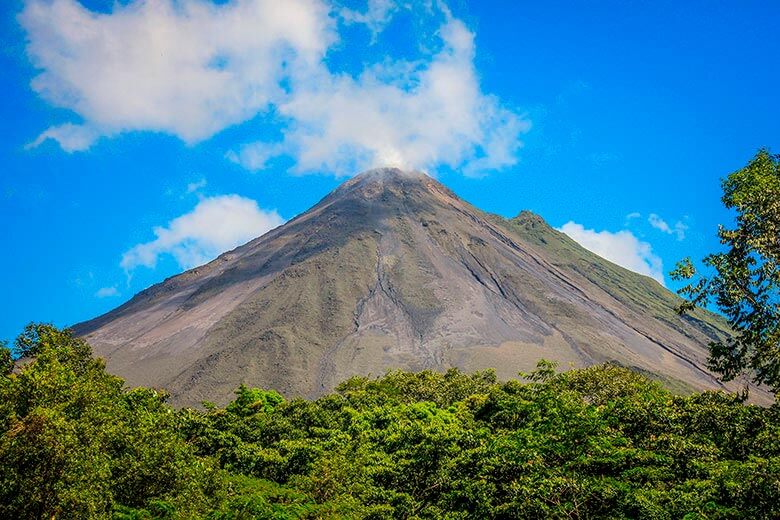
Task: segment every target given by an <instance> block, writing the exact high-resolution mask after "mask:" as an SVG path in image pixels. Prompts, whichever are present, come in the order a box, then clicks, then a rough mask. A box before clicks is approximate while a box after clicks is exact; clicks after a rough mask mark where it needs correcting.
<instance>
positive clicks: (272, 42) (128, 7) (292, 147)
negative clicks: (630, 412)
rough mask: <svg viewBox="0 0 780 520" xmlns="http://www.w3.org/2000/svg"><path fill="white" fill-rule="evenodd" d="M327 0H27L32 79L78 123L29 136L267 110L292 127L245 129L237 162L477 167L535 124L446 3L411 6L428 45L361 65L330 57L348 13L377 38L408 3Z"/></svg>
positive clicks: (500, 162) (90, 135)
mask: <svg viewBox="0 0 780 520" xmlns="http://www.w3.org/2000/svg"><path fill="white" fill-rule="evenodd" d="M328 1H329V0H285V1H284V2H279V1H277V0H231V1H228V2H226V3H223V4H215V3H212V2H210V1H208V0H175V1H174V0H157V1H143V0H130V1H129V2H127V3H126V4H123V3H115V4H114V7H113V11H112V12H111V13H110V14H100V13H95V12H93V11H90V10H89V9H87V8H85V7H83V6H82V5H81V4H79V3H78V2H77V1H76V0H27V3H26V7H25V9H24V10H23V12H22V13H21V15H20V17H19V19H20V21H21V23H22V25H23V26H24V28H25V29H26V31H27V34H28V39H29V44H28V47H27V52H28V55H29V57H30V59H31V60H32V62H33V63H34V65H35V66H36V67H37V68H38V69H39V70H40V73H39V75H38V76H37V77H36V78H35V79H34V80H33V83H32V86H33V89H34V90H35V91H36V92H38V93H39V95H41V96H42V97H43V98H44V99H45V100H47V101H48V102H50V103H52V104H53V105H56V106H59V107H63V108H67V109H70V110H72V111H73V112H74V113H75V114H76V115H77V116H79V118H80V119H81V120H82V121H83V122H82V123H80V124H74V123H67V124H65V125H60V126H55V127H52V128H50V129H48V130H46V131H44V132H43V133H42V134H41V136H40V137H39V138H38V139H37V140H35V142H34V143H33V145H38V144H40V143H41V142H43V141H44V140H46V139H54V140H56V141H57V142H59V143H60V145H61V146H62V148H63V149H64V150H66V151H71V152H73V151H80V150H84V149H86V148H88V147H89V146H90V145H91V144H92V142H94V140H95V139H97V138H98V137H100V136H109V137H110V136H113V135H117V134H119V133H122V132H128V131H157V132H163V133H168V134H172V135H175V136H178V137H179V138H180V139H182V140H183V141H185V142H186V143H189V144H193V143H197V142H199V141H202V140H204V139H207V138H209V137H210V136H212V135H214V134H215V133H217V132H219V131H221V130H223V129H225V128H227V127H229V126H232V125H235V124H238V123H241V122H245V121H247V120H249V119H252V118H253V117H255V116H257V115H258V114H262V113H271V112H270V111H273V114H274V115H276V116H278V119H277V122H278V123H279V124H280V125H281V132H282V135H283V140H282V141H281V142H275V143H268V142H264V141H254V142H253V141H252V140H251V137H250V139H247V141H249V142H248V143H245V144H244V145H238V146H235V147H234V150H232V151H230V152H228V154H227V157H228V158H229V159H230V160H232V161H234V162H237V163H239V164H241V165H243V166H245V167H246V168H248V169H252V170H258V169H263V168H265V167H266V165H267V163H268V161H269V160H270V159H272V158H273V157H276V156H278V155H289V156H291V157H292V158H293V159H294V160H295V161H296V167H295V168H296V170H297V171H299V172H308V171H326V172H332V173H337V174H352V173H356V172H357V171H359V170H361V169H364V168H367V167H370V166H380V165H395V166H404V167H415V168H421V169H433V168H435V167H437V166H442V165H444V166H450V167H454V168H460V169H462V170H463V171H464V173H466V174H467V175H479V174H481V173H482V172H483V171H485V170H490V169H499V168H502V167H506V166H510V165H513V164H515V163H516V162H517V153H518V149H519V148H520V146H521V143H520V140H519V137H520V136H521V135H522V134H523V133H524V132H525V131H527V130H528V129H529V127H530V123H529V121H528V120H527V119H525V118H524V117H523V116H521V115H519V114H518V113H516V112H515V111H513V110H510V109H508V108H506V107H505V106H503V104H502V103H501V102H500V100H499V99H498V98H496V97H495V96H491V95H488V94H485V93H483V92H482V89H481V86H480V82H479V75H478V73H477V70H476V68H475V64H474V57H475V53H476V49H475V44H474V33H473V32H472V31H470V30H469V29H468V28H467V27H466V26H465V25H464V24H463V22H461V21H460V20H458V19H455V18H453V17H452V15H451V14H450V12H449V10H448V8H447V7H446V5H445V4H444V3H443V2H436V3H429V4H428V5H427V6H423V8H421V9H411V8H410V9H411V11H412V12H413V13H414V16H417V17H424V18H425V20H426V22H427V25H428V26H431V25H434V26H436V27H438V31H433V32H432V34H433V36H434V37H433V38H431V37H430V35H426V36H424V38H425V42H424V44H423V42H418V43H419V44H420V45H419V47H420V53H421V55H422V57H421V58H420V59H418V60H416V61H406V60H399V59H393V57H392V56H385V57H384V58H383V59H382V61H379V62H377V63H373V64H372V63H368V64H367V65H366V66H365V68H364V70H363V71H362V72H361V73H359V74H356V75H352V74H346V73H343V72H342V71H339V70H332V68H331V67H333V66H334V65H333V63H332V62H331V61H327V60H326V56H327V55H328V52H329V51H330V50H332V49H337V48H343V47H344V46H345V45H349V42H341V41H339V39H340V37H341V35H340V34H339V33H338V30H339V23H338V21H339V17H340V19H341V20H342V21H343V22H345V23H347V24H349V23H360V24H363V25H365V26H366V27H367V28H368V30H370V31H371V32H372V34H373V35H374V36H376V34H377V33H378V32H379V31H381V29H382V28H383V27H384V26H385V25H386V24H387V23H389V22H390V21H391V19H392V17H393V14H394V13H395V12H396V11H397V10H398V9H401V8H403V9H407V8H408V7H407V6H405V5H403V6H401V5H400V4H398V3H397V2H395V1H393V0H369V2H368V4H367V9H366V10H365V11H355V10H348V9H343V8H341V9H339V8H337V7H336V6H334V5H332V4H330V3H328ZM429 40H430V41H429ZM429 49H432V50H429Z"/></svg>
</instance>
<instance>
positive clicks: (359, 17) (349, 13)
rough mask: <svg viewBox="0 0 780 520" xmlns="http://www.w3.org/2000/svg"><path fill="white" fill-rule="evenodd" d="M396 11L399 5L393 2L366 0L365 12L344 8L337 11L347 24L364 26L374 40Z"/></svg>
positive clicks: (389, 0) (390, 0) (393, 0)
mask: <svg viewBox="0 0 780 520" xmlns="http://www.w3.org/2000/svg"><path fill="white" fill-rule="evenodd" d="M398 9H399V5H398V2H396V1H395V0H368V3H367V6H366V10H365V11H358V10H355V9H348V8H346V7H345V8H342V9H341V10H340V11H339V15H340V16H341V18H342V19H343V20H344V21H345V22H346V23H348V24H349V23H362V24H365V25H366V26H367V27H368V29H369V30H370V31H371V34H372V36H373V38H374V40H376V36H377V34H379V33H380V32H382V30H383V29H384V28H385V26H386V25H387V24H388V22H390V20H391V19H392V17H393V14H395V12H396V11H397V10H398Z"/></svg>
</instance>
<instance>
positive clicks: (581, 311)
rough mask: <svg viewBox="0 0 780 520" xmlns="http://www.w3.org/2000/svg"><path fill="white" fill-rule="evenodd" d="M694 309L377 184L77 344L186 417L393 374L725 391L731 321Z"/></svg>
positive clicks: (542, 242) (309, 214)
mask: <svg viewBox="0 0 780 520" xmlns="http://www.w3.org/2000/svg"><path fill="white" fill-rule="evenodd" d="M679 303H680V300H679V298H678V297H677V296H675V295H674V294H672V293H671V292H669V291H668V290H667V289H665V288H664V287H663V286H661V285H660V284H659V283H658V282H656V281H655V280H653V279H651V278H648V277H645V276H642V275H639V274H636V273H633V272H630V271H628V270H626V269H623V268H621V267H619V266H617V265H615V264H612V263H610V262H608V261H607V260H604V259H603V258H601V257H599V256H597V255H595V254H593V253H591V252H589V251H587V250H586V249H584V248H582V247H581V246H580V245H578V244H577V243H576V242H574V241H573V240H571V239H570V238H569V237H567V236H566V235H564V234H562V233H560V232H558V231H556V230H555V229H553V228H552V227H550V226H549V225H548V224H547V223H545V221H544V220H542V218H540V217H539V216H537V215H534V214H532V213H530V212H521V213H520V214H519V215H518V216H517V217H515V218H512V219H505V218H503V217H500V216H496V215H492V214H489V213H486V212H483V211H480V210H479V209H477V208H475V207H473V206H472V205H470V204H468V203H467V202H465V201H463V200H462V199H460V198H459V197H458V196H456V195H455V194H454V193H453V192H452V191H450V190H449V189H448V188H446V187H445V186H444V185H442V184H441V183H439V182H438V181H436V180H434V179H432V178H431V177H429V176H427V175H425V174H423V173H419V172H406V171H401V170H398V169H377V170H371V171H368V172H365V173H362V174H360V175H358V176H356V177H354V178H352V179H350V180H349V181H347V182H345V183H344V184H342V185H341V186H340V187H338V188H337V189H336V190H334V191H333V192H332V193H330V194H329V195H328V196H326V197H325V198H324V199H322V200H321V201H320V202H319V203H318V204H317V205H315V206H314V207H313V208H311V209H310V210H308V211H306V212H305V213H303V214H301V215H299V216H298V217H296V218H294V219H293V220H291V221H289V222H287V223H286V224H285V225H283V226H281V227H278V228H276V229H274V230H272V231H270V232H268V233H266V234H265V235H263V236H261V237H259V238H257V239H255V240H252V241H251V242H249V243H247V244H245V245H243V246H240V247H238V248H236V249H234V250H233V251H230V252H227V253H224V254H222V255H221V256H219V257H218V258H217V259H215V260H213V261H212V262H209V263H208V264H205V265H203V266H201V267H197V268H195V269H191V270H189V271H186V272H184V273H182V274H180V275H178V276H174V277H172V278H169V279H167V280H165V281H164V282H162V283H160V284H157V285H154V286H152V287H150V288H149V289H146V290H145V291H143V292H141V293H139V294H138V295H136V296H135V297H134V298H132V299H131V300H130V301H128V302H127V303H125V304H124V305H122V306H121V307H118V308H117V309H115V310H113V311H111V312H109V313H107V314H105V315H103V316H100V317H98V318H96V319H93V320H91V321H88V322H85V323H81V324H79V325H76V326H75V327H74V330H75V332H76V333H77V334H79V335H81V336H83V337H85V338H86V339H87V340H88V341H89V343H90V344H91V345H92V347H93V349H94V351H95V353H96V355H98V356H100V357H103V358H105V359H106V363H107V367H108V369H109V370H110V371H111V372H113V373H115V374H117V375H119V376H122V377H124V378H125V379H126V381H127V382H128V384H130V385H133V386H135V385H143V386H152V387H156V388H164V389H166V390H167V391H169V392H170V394H171V400H172V402H173V403H174V404H175V405H178V406H186V405H195V404H197V403H200V402H201V401H204V400H205V401H211V402H215V403H218V404H224V403H225V402H227V401H228V400H229V399H230V398H231V396H232V395H233V391H234V390H235V389H236V387H238V386H239V385H240V384H242V383H245V384H247V385H250V386H259V387H264V388H272V389H275V390H278V391H280V392H281V393H282V394H284V395H286V396H288V397H294V396H301V397H307V398H314V397H317V396H320V395H322V394H324V393H326V392H329V391H331V390H333V388H334V386H335V385H337V384H338V383H339V382H341V381H343V380H344V379H346V378H348V377H350V376H353V375H373V376H379V375H383V374H384V373H385V372H386V371H388V370H391V369H407V370H422V369H433V370H445V369H447V368H449V367H457V368H460V369H462V370H466V371H474V370H478V369H486V368H494V369H495V370H496V372H497V374H498V376H499V377H501V378H511V377H517V374H518V372H520V371H528V370H531V369H533V367H534V366H535V365H536V363H537V361H538V360H539V359H540V358H545V359H548V360H552V361H556V362H558V364H559V366H560V368H561V369H567V368H573V367H583V366H588V365H592V364H596V363H601V362H605V361H611V362H615V363H619V364H621V365H624V366H627V367H631V368H633V369H635V370H638V371H640V372H642V373H645V374H647V375H648V376H650V377H652V378H656V379H658V380H661V381H662V382H663V383H664V384H666V385H668V386H670V387H672V388H676V389H678V390H679V391H692V390H705V389H717V388H724V384H723V383H721V382H719V381H718V380H717V378H716V377H715V376H714V375H713V374H711V373H710V372H709V371H708V370H707V368H706V359H707V354H708V350H707V344H708V342H709V341H711V340H713V339H717V338H721V337H723V335H724V334H726V333H727V326H726V324H725V322H724V321H723V320H722V319H721V318H720V317H718V316H716V315H714V314H712V313H709V312H706V311H696V312H695V313H693V314H692V315H690V316H685V317H681V316H679V315H678V314H677V313H676V312H675V308H676V307H677V305H678V304H679ZM727 386H728V388H730V389H737V388H739V384H737V383H730V384H727ZM756 392H758V393H756ZM754 396H757V397H759V398H761V397H762V396H763V393H762V390H760V389H756V390H754ZM767 398H768V397H767Z"/></svg>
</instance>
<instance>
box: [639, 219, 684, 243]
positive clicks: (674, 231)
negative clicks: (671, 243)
mask: <svg viewBox="0 0 780 520" xmlns="http://www.w3.org/2000/svg"><path fill="white" fill-rule="evenodd" d="M647 222H648V223H649V224H650V225H651V226H652V227H654V228H655V229H657V230H659V231H662V232H663V233H666V234H667V235H676V236H677V240H685V232H686V231H688V226H687V225H686V224H684V223H683V222H681V221H679V220H678V221H677V223H676V224H675V225H674V227H672V226H670V225H669V224H668V223H667V222H666V221H665V220H664V219H662V218H661V217H659V216H658V215H656V214H655V213H651V214H650V216H649V217H648V218H647Z"/></svg>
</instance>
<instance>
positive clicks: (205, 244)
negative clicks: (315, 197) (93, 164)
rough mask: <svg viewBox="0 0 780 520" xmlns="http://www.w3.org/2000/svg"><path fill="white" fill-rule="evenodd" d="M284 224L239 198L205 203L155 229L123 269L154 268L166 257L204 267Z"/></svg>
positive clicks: (271, 213)
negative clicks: (209, 262)
mask: <svg viewBox="0 0 780 520" xmlns="http://www.w3.org/2000/svg"><path fill="white" fill-rule="evenodd" d="M283 222H284V220H283V219H282V217H280V216H279V214H278V213H277V212H276V211H266V210H263V209H260V208H259V207H258V205H257V202H255V201H254V200H251V199H247V198H244V197H240V196H238V195H221V196H217V197H209V198H204V199H202V200H201V201H200V202H199V203H198V205H197V206H195V208H194V209H193V210H192V211H190V212H189V213H185V214H184V215H181V216H180V217H177V218H175V219H173V220H171V221H170V222H169V223H168V225H166V226H159V227H156V228H154V234H155V236H156V238H155V239H154V240H152V241H151V242H146V243H143V244H138V245H136V246H135V247H133V248H132V249H130V250H129V251H127V252H126V253H125V254H124V255H123V256H122V262H121V266H122V267H123V268H124V269H125V270H126V271H132V270H133V269H135V268H136V267H138V266H145V267H150V268H154V267H155V266H156V265H157V260H158V258H159V257H160V256H162V255H172V256H173V257H174V258H175V259H176V261H177V262H178V264H179V265H180V266H181V267H182V268H185V269H188V268H191V267H195V266H197V265H201V264H204V263H206V262H208V261H209V260H212V259H214V258H216V257H217V256H218V255H219V254H220V253H223V252H224V251H227V250H229V249H232V248H234V247H236V246H239V245H241V244H243V243H245V242H247V241H249V240H251V239H253V238H255V237H258V236H260V235H262V234H264V233H266V232H267V231H269V230H271V229H273V228H275V227H277V226H279V225H281V224H282V223H283Z"/></svg>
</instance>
